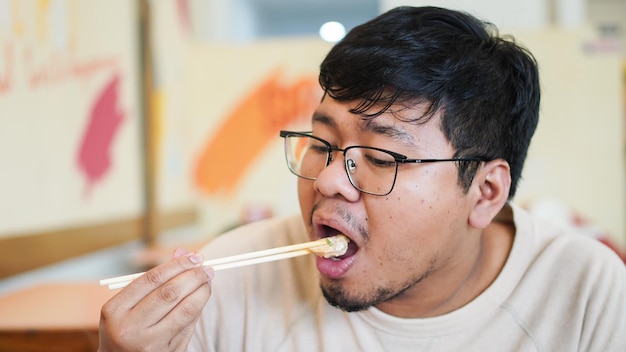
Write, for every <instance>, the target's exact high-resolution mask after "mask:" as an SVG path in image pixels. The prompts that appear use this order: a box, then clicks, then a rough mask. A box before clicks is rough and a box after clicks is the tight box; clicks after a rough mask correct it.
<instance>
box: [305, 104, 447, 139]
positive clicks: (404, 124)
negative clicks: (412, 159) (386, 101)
mask: <svg viewBox="0 0 626 352" xmlns="http://www.w3.org/2000/svg"><path fill="white" fill-rule="evenodd" d="M359 103H360V102H359V101H352V102H339V101H337V100H334V99H332V98H329V97H326V98H325V99H324V100H323V101H322V102H321V104H320V105H319V107H318V108H317V110H316V111H315V112H314V114H313V117H312V123H313V126H316V125H324V126H327V127H329V128H331V129H334V130H339V131H352V132H357V133H368V134H374V135H380V136H385V137H389V138H391V139H393V140H397V141H400V142H403V143H407V144H415V142H416V140H415V139H416V135H418V134H420V132H423V130H424V129H425V128H426V129H430V128H432V127H433V126H436V127H437V129H440V128H439V121H440V119H439V113H434V114H429V113H428V108H429V105H428V104H426V103H414V104H411V105H407V104H398V103H396V104H394V105H392V106H391V107H389V108H388V109H386V110H385V111H384V112H382V113H380V114H377V113H379V112H380V109H381V107H380V106H373V107H372V108H370V109H369V110H367V111H365V112H364V113H363V114H356V113H354V112H353V111H354V109H355V107H357V106H358V104H359Z"/></svg>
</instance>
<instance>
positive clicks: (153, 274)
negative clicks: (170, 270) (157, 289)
mask: <svg viewBox="0 0 626 352" xmlns="http://www.w3.org/2000/svg"><path fill="white" fill-rule="evenodd" d="M144 276H145V277H146V281H148V282H149V283H151V284H152V285H154V286H159V285H161V284H162V283H163V273H161V271H160V270H159V269H158V268H155V269H152V270H149V271H148V272H146V273H145V275H144Z"/></svg>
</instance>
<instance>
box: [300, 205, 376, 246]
mask: <svg viewBox="0 0 626 352" xmlns="http://www.w3.org/2000/svg"><path fill="white" fill-rule="evenodd" d="M319 208H320V204H319V203H317V204H314V205H313V208H312V209H311V215H310V217H309V226H313V214H315V212H316V211H317V210H318V209H319ZM333 212H334V213H335V214H337V215H338V216H339V217H340V218H341V220H343V222H344V224H346V225H347V227H348V228H349V229H350V230H351V231H353V232H356V233H358V234H360V235H361V238H363V242H364V243H367V242H368V241H369V238H370V233H369V230H368V228H367V227H366V226H364V225H363V222H361V221H360V220H359V219H358V218H356V217H355V216H354V214H352V213H351V212H349V211H347V210H346V209H344V208H341V207H339V206H335V207H334V208H333ZM366 221H367V220H366Z"/></svg>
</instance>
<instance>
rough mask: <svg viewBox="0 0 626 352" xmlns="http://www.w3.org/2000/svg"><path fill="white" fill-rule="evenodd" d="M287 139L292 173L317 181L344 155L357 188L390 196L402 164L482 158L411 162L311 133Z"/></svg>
mask: <svg viewBox="0 0 626 352" xmlns="http://www.w3.org/2000/svg"><path fill="white" fill-rule="evenodd" d="M280 136H281V137H282V138H285V157H286V159H287V166H288V167H289V170H290V171H291V172H292V173H293V174H294V175H296V176H299V177H302V178H304V179H307V180H315V179H317V177H318V176H319V174H320V173H321V172H322V170H324V169H325V168H326V167H327V166H328V165H330V162H331V161H332V160H333V152H343V161H344V164H345V167H346V174H347V175H348V179H349V180H350V183H351V184H352V186H354V188H356V189H357V190H359V191H361V192H363V193H367V194H371V195H375V196H386V195H388V194H389V193H391V191H392V190H393V186H394V185H395V183H396V176H397V174H398V164H406V163H434V162H441V161H456V162H473V161H478V162H480V161H484V160H483V159H479V158H454V159H409V158H408V157H407V156H405V155H402V154H398V153H395V152H392V151H389V150H385V149H380V148H375V147H368V146H360V145H353V146H349V147H346V148H345V149H341V148H337V147H332V146H331V145H330V143H328V142H327V141H325V140H323V139H321V138H319V137H316V136H313V135H312V134H311V132H293V131H280Z"/></svg>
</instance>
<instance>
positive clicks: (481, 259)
mask: <svg viewBox="0 0 626 352" xmlns="http://www.w3.org/2000/svg"><path fill="white" fill-rule="evenodd" d="M514 235H515V229H514V226H513V223H512V222H498V221H494V222H492V223H491V224H490V225H489V226H488V227H487V228H485V229H484V230H483V231H482V232H480V233H479V234H478V235H477V236H478V238H477V239H475V240H474V243H472V245H471V246H470V247H469V248H468V247H464V248H465V249H464V251H463V253H462V255H461V256H460V257H459V258H457V259H455V260H451V261H450V262H448V263H447V264H446V265H445V266H443V267H441V268H440V269H438V270H436V271H434V272H432V273H431V274H430V275H429V276H427V277H425V278H424V279H423V280H421V281H419V282H418V283H417V284H415V286H413V287H411V288H409V289H408V290H406V291H405V292H403V293H402V294H401V295H400V296H397V297H395V298H393V299H391V300H389V301H386V302H383V303H381V304H379V305H378V306H377V308H378V309H380V310H381V311H383V312H385V313H387V314H390V315H394V316H397V317H400V318H428V317H434V316H439V315H442V314H446V313H449V312H452V311H454V310H456V309H459V308H461V307H463V306H464V305H466V304H467V303H469V302H471V301H472V300H474V299H475V298H476V297H478V296H479V295H480V294H481V293H482V292H483V291H485V290H486V289H487V288H488V287H489V286H490V285H491V284H492V283H493V282H494V281H495V279H496V278H497V276H498V274H499V273H500V271H501V270H502V268H503V267H504V264H505V263H506V260H507V258H508V255H509V252H510V250H511V247H512V245H513V237H514Z"/></svg>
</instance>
